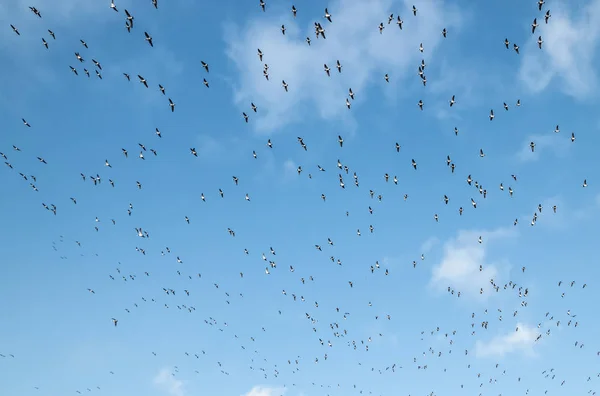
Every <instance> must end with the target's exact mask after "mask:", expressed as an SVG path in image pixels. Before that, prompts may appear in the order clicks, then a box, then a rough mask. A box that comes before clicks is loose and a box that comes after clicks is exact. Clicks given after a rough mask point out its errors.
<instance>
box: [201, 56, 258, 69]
mask: <svg viewBox="0 0 600 396" xmlns="http://www.w3.org/2000/svg"><path fill="white" fill-rule="evenodd" d="M259 51H260V50H259ZM200 64H202V67H203V68H204V70H206V72H207V73H208V72H209V71H208V63H206V62H204V61H200Z"/></svg>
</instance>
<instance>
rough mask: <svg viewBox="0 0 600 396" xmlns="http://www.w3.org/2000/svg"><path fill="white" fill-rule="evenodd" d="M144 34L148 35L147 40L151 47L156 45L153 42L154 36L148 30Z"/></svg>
mask: <svg viewBox="0 0 600 396" xmlns="http://www.w3.org/2000/svg"><path fill="white" fill-rule="evenodd" d="M144 36H146V41H147V42H148V44H150V47H154V44H153V43H152V36H150V35H149V34H148V32H144Z"/></svg>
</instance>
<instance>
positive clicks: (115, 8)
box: [110, 0, 119, 12]
mask: <svg viewBox="0 0 600 396" xmlns="http://www.w3.org/2000/svg"><path fill="white" fill-rule="evenodd" d="M110 8H112V9H113V11H115V12H119V10H118V9H117V6H116V5H115V2H114V1H113V0H111V1H110Z"/></svg>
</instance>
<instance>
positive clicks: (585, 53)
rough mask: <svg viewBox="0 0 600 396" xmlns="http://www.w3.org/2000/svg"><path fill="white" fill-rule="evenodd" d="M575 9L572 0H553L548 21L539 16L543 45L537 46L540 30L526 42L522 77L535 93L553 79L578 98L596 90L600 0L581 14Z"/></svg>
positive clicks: (564, 90) (520, 74) (523, 51)
mask: <svg viewBox="0 0 600 396" xmlns="http://www.w3.org/2000/svg"><path fill="white" fill-rule="evenodd" d="M573 9H575V8H573V7H571V4H570V3H561V2H553V3H552V18H551V19H550V21H549V23H548V25H546V24H545V23H543V18H541V17H540V18H538V21H539V22H542V23H541V25H540V27H539V28H538V29H539V34H540V35H541V36H542V39H543V40H544V44H543V46H542V49H541V50H540V49H538V48H537V39H538V34H535V35H532V36H531V38H530V39H529V41H528V42H527V44H526V45H525V46H523V49H522V57H523V60H522V63H521V68H520V71H519V78H520V79H521V81H522V82H523V83H524V84H525V86H526V87H527V88H528V89H529V90H530V91H532V92H533V93H537V92H540V91H543V90H544V89H546V87H548V85H549V84H550V83H551V82H552V81H553V80H556V82H557V83H559V84H560V89H561V90H562V91H563V92H564V93H566V94H568V95H570V96H573V97H576V98H580V99H582V98H584V97H587V96H590V95H592V94H594V93H595V92H596V88H597V85H598V78H597V75H596V72H595V66H594V59H595V55H594V49H595V47H596V45H597V42H598V38H599V37H600V26H598V24H597V23H596V21H598V19H600V0H594V1H591V2H589V3H588V4H587V6H585V7H582V8H581V11H579V13H578V14H577V15H569V10H573ZM577 9H579V8H577ZM536 33H537V32H536Z"/></svg>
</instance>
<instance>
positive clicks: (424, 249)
mask: <svg viewBox="0 0 600 396" xmlns="http://www.w3.org/2000/svg"><path fill="white" fill-rule="evenodd" d="M438 243H440V240H439V238H437V237H431V238H429V239H427V240H426V241H425V242H423V244H422V245H421V253H422V254H425V253H429V252H430V251H431V249H433V248H434V247H435V246H436V245H437V244H438Z"/></svg>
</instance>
